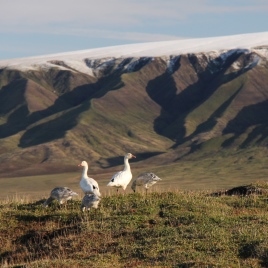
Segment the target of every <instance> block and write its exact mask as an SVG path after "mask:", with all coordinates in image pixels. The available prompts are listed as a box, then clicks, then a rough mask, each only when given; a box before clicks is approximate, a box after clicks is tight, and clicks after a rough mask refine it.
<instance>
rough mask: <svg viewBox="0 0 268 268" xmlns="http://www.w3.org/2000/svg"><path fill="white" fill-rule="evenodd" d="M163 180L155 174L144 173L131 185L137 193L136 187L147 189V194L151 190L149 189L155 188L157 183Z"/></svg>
mask: <svg viewBox="0 0 268 268" xmlns="http://www.w3.org/2000/svg"><path fill="white" fill-rule="evenodd" d="M160 180H161V179H160V178H159V177H158V176H156V175H155V174H154V173H152V172H144V173H142V174H140V175H139V176H138V177H137V178H136V179H135V180H134V181H133V183H132V185H131V189H132V190H133V191H134V193H135V191H136V186H144V188H145V189H146V193H147V190H148V189H149V187H151V186H153V185H154V184H155V183H157V182H158V181H160Z"/></svg>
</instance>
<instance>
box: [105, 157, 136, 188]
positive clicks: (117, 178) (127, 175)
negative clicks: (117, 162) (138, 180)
mask: <svg viewBox="0 0 268 268" xmlns="http://www.w3.org/2000/svg"><path fill="white" fill-rule="evenodd" d="M131 158H136V156H135V155H133V154H131V153H127V154H126V155H125V157H124V169H123V170H122V171H119V172H117V173H115V174H114V175H113V177H112V178H111V180H110V182H109V183H108V184H107V186H111V187H115V188H117V192H118V189H119V188H123V190H124V191H125V190H126V188H127V186H128V184H129V183H130V181H131V179H132V173H131V169H130V165H129V162H128V160H129V159H131Z"/></svg>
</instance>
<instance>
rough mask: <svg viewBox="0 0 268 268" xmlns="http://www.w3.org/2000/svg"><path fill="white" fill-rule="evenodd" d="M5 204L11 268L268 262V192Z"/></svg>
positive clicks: (4, 261) (2, 241)
mask: <svg viewBox="0 0 268 268" xmlns="http://www.w3.org/2000/svg"><path fill="white" fill-rule="evenodd" d="M261 185H263V186H264V187H267V184H265V183H261ZM0 205H1V210H0V247H1V249H0V259H1V265H2V266H4V265H6V267H15V265H23V264H29V265H30V267H90V266H91V267H267V265H268V240H267V233H268V214H267V209H268V203H267V196H265V195H262V196H248V197H238V196H231V197H227V196H222V197H211V196H207V193H206V192H202V191H196V192H193V191H191V192H189V191H175V192H171V191H169V192H162V193H159V192H158V193H157V192H153V193H150V194H148V195H147V196H145V195H143V194H140V193H136V194H126V195H110V196H108V195H106V196H105V197H103V198H102V200H101V203H100V207H99V208H98V209H97V210H91V211H90V212H89V213H86V214H82V213H81V212H80V210H79V207H80V201H79V200H73V201H69V203H68V204H67V206H63V207H61V208H60V207H59V205H58V204H57V203H56V202H55V203H53V204H52V206H51V207H49V208H47V209H44V208H43V207H42V206H41V204H40V202H35V201H31V202H23V201H16V200H13V201H2V202H1V204H0ZM27 267H28V266H27Z"/></svg>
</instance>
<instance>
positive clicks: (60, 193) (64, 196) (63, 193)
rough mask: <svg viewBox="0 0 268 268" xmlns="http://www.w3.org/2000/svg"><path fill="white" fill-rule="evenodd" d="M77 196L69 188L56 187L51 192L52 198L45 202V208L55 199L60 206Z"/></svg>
mask: <svg viewBox="0 0 268 268" xmlns="http://www.w3.org/2000/svg"><path fill="white" fill-rule="evenodd" d="M76 195H78V194H77V193H75V192H73V191H72V190H71V189H70V188H68V187H56V188H54V189H53V190H52V191H51V192H50V197H49V198H48V199H47V200H46V201H45V203H44V204H43V206H44V207H47V206H48V205H49V204H50V203H51V202H52V201H53V200H54V199H56V200H58V201H59V203H60V204H63V203H65V202H67V201H68V200H70V199H72V198H73V196H76Z"/></svg>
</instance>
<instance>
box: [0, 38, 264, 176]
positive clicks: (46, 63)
mask: <svg viewBox="0 0 268 268" xmlns="http://www.w3.org/2000/svg"><path fill="white" fill-rule="evenodd" d="M253 38H255V40H253ZM224 40H225V41H224ZM226 40H227V41H228V42H227V41H226ZM230 40H231V41H230ZM199 41H200V48H199V49H204V51H205V52H204V51H203V52H202V51H198V49H197V47H196V45H195V44H196V42H197V40H188V41H187V42H186V41H184V42H182V41H176V42H173V41H172V42H166V43H164V42H159V43H152V44H146V45H145V44H144V45H143V46H141V45H137V46H135V45H130V46H126V47H124V48H125V50H122V47H120V48H119V47H118V48H117V50H116V47H113V48H110V49H108V48H107V49H106V50H105V49H99V50H91V51H89V52H81V53H78V52H77V53H69V54H68V53H67V54H62V55H49V56H43V57H37V58H28V59H17V60H10V61H2V62H1V61H0V66H1V70H0V168H1V173H2V176H4V175H5V176H6V175H7V174H9V173H10V172H12V174H17V175H18V174H33V172H34V174H38V173H44V172H50V173H53V172H62V171H71V170H75V165H74V163H78V162H80V161H81V160H82V159H85V160H87V161H89V162H90V163H91V165H92V168H93V169H94V168H95V169H98V168H107V167H113V166H114V165H119V164H122V159H121V158H120V156H122V155H124V154H125V153H126V152H132V153H134V154H137V156H138V159H137V161H139V165H140V166H142V165H145V164H146V163H147V164H148V163H154V164H155V165H157V164H161V163H163V161H165V162H173V161H176V160H177V159H180V158H181V157H186V156H187V157H189V155H191V154H193V153H194V152H196V150H199V151H202V150H203V151H206V150H208V151H210V152H212V151H213V152H215V151H220V150H223V149H226V148H230V147H233V148H245V147H248V146H253V145H254V146H256V145H257V146H266V145H267V134H268V131H267V119H266V116H265V115H266V110H267V107H268V106H267V101H268V99H267V98H268V86H267V85H268V78H267V77H268V46H267V44H268V33H260V34H258V35H256V34H254V35H242V36H233V37H229V38H227V37H223V38H215V39H211V38H210V39H205V40H204V39H201V40H199ZM235 41H236V42H237V44H236V47H232V42H233V43H235ZM224 42H226V43H224ZM243 42H244V46H243ZM206 43H207V46H206ZM165 44H166V47H165ZM189 44H191V46H190V47H189V53H180V52H181V51H184V50H185V49H186V47H185V46H186V45H189ZM213 45H214V47H213ZM224 45H226V49H223V48H224ZM237 46H238V47H237ZM175 47H177V50H176V49H175ZM142 48H143V49H142ZM150 48H151V49H150ZM120 49H121V50H120ZM157 49H158V52H157ZM210 49H211V50H210ZM215 49H218V50H215ZM193 50H195V52H194V53H193V52H191V51H193ZM94 52H95V53H96V54H94ZM175 52H176V54H174V53H175ZM103 53H104V54H103ZM118 53H119V54H121V55H125V56H118ZM145 53H148V55H146V54H145ZM157 53H158V54H157ZM161 53H164V54H161ZM101 55H105V57H101ZM209 144H213V145H209ZM29 166H31V167H34V171H33V169H29ZM14 172H15V173H14Z"/></svg>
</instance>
